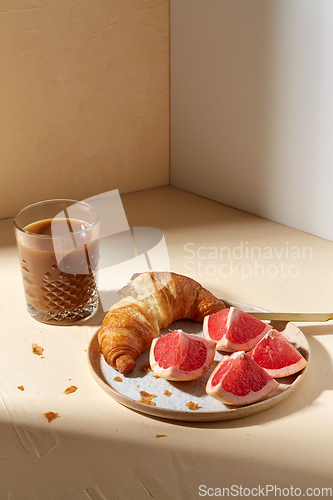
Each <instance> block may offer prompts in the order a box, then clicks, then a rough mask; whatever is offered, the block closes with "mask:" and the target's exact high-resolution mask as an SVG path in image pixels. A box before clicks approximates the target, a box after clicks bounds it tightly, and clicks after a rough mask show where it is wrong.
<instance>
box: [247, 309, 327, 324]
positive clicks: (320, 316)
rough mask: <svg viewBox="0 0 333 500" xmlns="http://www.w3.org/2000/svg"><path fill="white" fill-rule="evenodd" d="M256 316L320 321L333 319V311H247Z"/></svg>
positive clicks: (273, 319) (279, 319)
mask: <svg viewBox="0 0 333 500" xmlns="http://www.w3.org/2000/svg"><path fill="white" fill-rule="evenodd" d="M246 312H247V313H248V314H250V315H251V316H253V317H254V318H258V319H262V320H265V319H266V320H268V319H270V320H272V321H299V322H303V321H304V322H312V321H313V322H317V321H318V322H320V321H329V320H331V319H333V313H295V312H292V313H288V312H286V313H276V312H258V311H246Z"/></svg>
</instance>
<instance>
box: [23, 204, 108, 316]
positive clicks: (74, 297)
mask: <svg viewBox="0 0 333 500" xmlns="http://www.w3.org/2000/svg"><path fill="white" fill-rule="evenodd" d="M14 230H15V236H16V242H17V248H18V254H19V259H20V266H21V272H22V278H23V287H24V292H25V298H26V303H27V309H28V312H29V314H30V315H31V316H32V317H33V318H34V319H36V320H37V321H40V322H42V323H48V324H56V325H70V324H71V323H73V322H76V321H78V320H81V319H84V318H88V317H90V316H91V315H92V314H94V312H95V311H96V310H97V307H98V282H97V280H98V264H99V234H100V233H99V230H100V217H99V213H98V211H97V210H96V209H95V208H94V207H93V206H90V205H88V204H87V203H85V202H81V201H76V200H69V199H55V200H46V201H40V202H38V203H34V204H32V205H29V206H27V207H25V208H23V209H22V210H20V211H19V212H18V213H17V214H16V216H15V217H14Z"/></svg>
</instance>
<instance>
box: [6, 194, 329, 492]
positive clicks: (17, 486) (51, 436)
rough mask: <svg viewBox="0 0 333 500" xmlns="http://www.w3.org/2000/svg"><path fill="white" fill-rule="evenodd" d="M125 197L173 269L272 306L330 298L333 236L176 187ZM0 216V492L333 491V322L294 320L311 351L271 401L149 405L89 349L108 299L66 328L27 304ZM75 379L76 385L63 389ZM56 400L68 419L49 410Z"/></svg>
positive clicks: (217, 290) (307, 305)
mask: <svg viewBox="0 0 333 500" xmlns="http://www.w3.org/2000/svg"><path fill="white" fill-rule="evenodd" d="M122 201H123V204H124V208H125V212H126V215H127V218H128V221H129V224H130V226H131V227H138V226H146V227H154V228H159V229H161V230H162V231H163V233H164V236H165V240H166V243H167V248H168V252H169V257H170V263H171V269H172V271H174V272H178V273H181V274H187V275H189V276H192V277H193V278H194V279H196V280H197V281H200V282H201V283H202V284H203V285H204V286H206V287H207V288H209V289H210V290H211V291H212V292H213V293H214V294H216V295H218V296H219V297H221V298H224V299H227V300H231V301H237V302H243V303H248V304H253V305H256V306H260V307H262V308H266V309H268V310H275V311H330V310H332V309H333V293H332V292H333V243H332V242H328V241H326V240H323V239H320V238H317V237H314V236H311V235H308V234H305V233H302V232H300V231H297V230H294V229H291V228H288V227H285V226H282V225H279V224H276V223H274V222H270V221H267V220H264V219H261V218H258V217H255V216H253V215H249V214H246V213H243V212H241V211H238V210H234V209H232V208H229V207H226V206H223V205H220V204H218V203H215V202H213V201H210V200H206V199H204V198H201V197H199V196H196V195H194V194H190V193H187V192H184V191H182V190H179V189H176V188H173V187H162V188H156V189H152V190H148V191H142V192H138V193H134V194H128V195H124V196H122ZM0 228H1V240H0V272H1V287H0V325H1V337H0V339H1V349H0V373H1V384H0V457H1V465H0V499H1V500H2V499H8V500H39V499H42V500H44V499H45V500H46V499H47V500H53V499H54V500H62V499H64V500H69V499H71V500H88V499H93V500H105V499H110V500H111V499H112V500H117V499H129V500H132V499H133V500H149V499H157V500H187V499H191V500H192V499H196V498H202V497H204V496H206V497H208V496H211V497H215V496H219V495H220V496H221V495H222V494H223V488H229V496H250V498H252V497H254V496H264V493H265V495H266V493H267V492H268V491H270V490H272V489H273V491H271V492H270V493H268V494H267V495H266V498H278V497H286V496H287V497H290V496H296V495H295V494H294V495H293V492H295V491H296V494H297V495H301V496H303V494H304V495H305V496H306V495H308V496H311V494H312V496H317V497H319V498H325V497H326V494H327V496H329V494H331V496H332V488H333V474H332V470H333V467H332V466H333V451H332V450H333V446H332V444H333V437H332V436H333V416H332V415H333V399H332V392H331V391H332V388H333V377H332V358H333V354H332V352H333V336H332V333H333V324H332V322H328V323H326V324H320V323H314V324H312V323H311V324H304V323H302V324H301V323H300V324H299V326H300V328H301V329H302V331H303V333H304V334H305V335H306V337H307V339H308V342H309V344H310V348H311V356H312V359H311V363H310V366H309V369H308V371H307V373H306V376H305V377H304V380H303V382H302V384H301V385H300V386H299V387H298V388H297V390H296V391H295V392H294V393H293V394H292V396H290V397H289V398H287V399H286V400H285V401H283V402H282V403H280V404H279V405H276V406H275V407H274V408H271V409H269V410H267V411H264V412H262V413H259V414H257V415H252V416H250V417H246V418H241V419H237V420H229V421H221V422H202V423H188V422H175V421H167V420H162V419H157V418H153V417H148V416H145V415H143V414H141V413H138V412H135V411H133V410H130V409H128V408H126V407H123V406H121V405H120V404H119V403H117V402H116V401H114V400H113V399H112V397H110V396H109V395H108V394H106V393H105V392H104V391H103V390H102V389H101V388H100V387H99V386H98V385H97V384H96V382H95V380H94V379H93V377H92V376H91V372H90V370H89V367H88V361H87V348H88V344H89V340H90V338H91V337H92V336H93V335H94V333H95V332H96V331H97V329H98V326H99V325H100V322H101V320H102V317H103V312H99V313H97V314H96V315H95V316H94V317H93V318H91V319H90V320H89V321H88V322H86V323H85V324H83V325H81V326H72V327H62V328H58V327H53V326H48V325H43V324H40V323H37V322H36V321H34V320H33V319H31V318H30V317H29V316H28V314H27V312H26V309H25V302H24V297H23V290H22V284H21V275H20V269H19V264H18V259H17V253H16V248H15V243H14V233H13V229H12V220H11V219H7V220H3V221H0ZM222 248H223V249H224V250H223V251H222V250H221V249H222ZM226 248H227V249H228V250H226ZM228 252H230V255H228ZM221 253H222V254H221ZM260 265H261V267H260ZM237 266H238V267H237ZM33 343H37V344H39V345H41V346H42V347H43V348H44V356H43V357H40V356H36V355H34V354H32V351H31V345H32V344H33ZM21 385H22V386H23V387H24V391H21V390H19V389H18V388H17V387H18V386H21ZM69 385H75V386H77V387H78V390H77V391H76V392H75V393H73V394H70V395H64V394H63V391H64V390H65V389H66V387H68V386H69ZM47 411H54V412H58V413H59V416H60V418H57V419H56V420H54V421H53V422H51V423H48V422H47V420H46V419H45V418H44V416H43V413H45V412H47ZM161 435H162V436H163V437H157V436H161ZM266 485H267V486H268V490H266V489H265V490H260V489H259V487H261V488H266ZM242 488H248V489H244V490H242ZM253 488H254V489H253ZM295 488H299V489H298V490H295ZM322 488H331V493H330V491H329V490H322ZM251 489H252V490H251ZM224 494H225V496H226V495H227V490H224ZM319 494H320V495H319ZM251 495H252V496H251Z"/></svg>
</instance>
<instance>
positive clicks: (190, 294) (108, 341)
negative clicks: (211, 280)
mask: <svg viewBox="0 0 333 500" xmlns="http://www.w3.org/2000/svg"><path fill="white" fill-rule="evenodd" d="M119 294H120V296H121V297H124V298H123V299H122V300H120V301H119V302H117V303H116V304H114V305H113V306H112V307H111V308H110V310H109V312H108V313H107V314H106V316H105V318H104V321H103V323H102V326H101V328H100V330H99V333H98V342H99V345H100V348H101V351H102V354H103V356H104V359H105V361H106V362H107V363H108V364H109V365H110V366H112V367H113V368H115V369H117V370H118V371H119V372H120V373H122V374H124V373H128V372H130V371H132V370H133V368H134V366H135V359H136V358H137V357H138V356H139V355H140V354H141V352H143V351H144V350H145V349H148V348H149V347H150V344H151V342H152V340H153V339H154V338H155V337H157V336H158V334H159V331H160V328H166V327H167V326H169V325H170V323H172V322H173V321H176V320H179V319H183V318H188V319H192V320H195V321H203V319H204V317H205V316H207V315H208V314H213V313H215V312H217V311H220V310H221V309H224V308H225V305H224V303H223V302H222V300H220V299H217V298H216V297H215V296H214V295H213V294H212V293H211V292H209V291H208V290H206V289H205V288H203V287H202V286H201V285H200V283H198V282H197V281H195V280H193V279H192V278H189V277H187V276H183V275H180V274H176V273H171V272H145V273H141V274H135V275H134V276H132V278H131V281H130V282H129V283H128V284H127V285H126V286H125V287H124V288H122V289H121V290H120V291H119Z"/></svg>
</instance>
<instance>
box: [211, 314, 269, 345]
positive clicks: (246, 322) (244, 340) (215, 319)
mask: <svg viewBox="0 0 333 500" xmlns="http://www.w3.org/2000/svg"><path fill="white" fill-rule="evenodd" d="M271 328H272V327H271V326H270V325H268V324H267V323H264V322H263V321H260V319H257V318H254V317H253V316H251V315H250V314H247V313H246V312H244V311H241V310H240V309H237V308H236V307H230V308H228V309H223V310H222V311H219V312H217V313H214V314H210V315H209V316H206V317H205V318H204V322H203V334H204V338H206V339H211V340H215V341H216V349H219V350H224V351H229V352H234V351H249V350H250V349H252V348H253V347H254V346H255V345H256V344H257V343H258V342H259V340H261V339H262V338H263V337H264V335H265V334H266V333H267V332H268V331H269V330H270V329H271Z"/></svg>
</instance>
